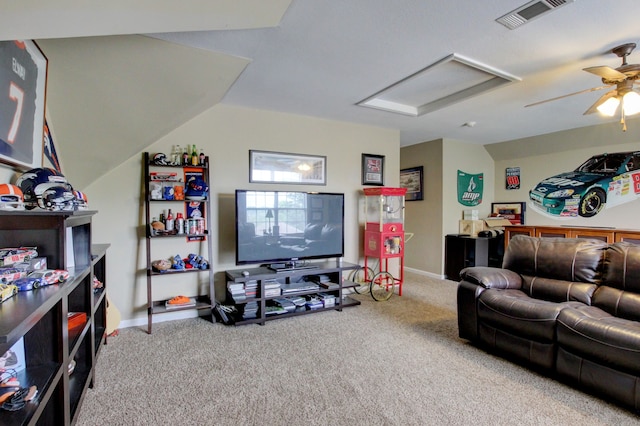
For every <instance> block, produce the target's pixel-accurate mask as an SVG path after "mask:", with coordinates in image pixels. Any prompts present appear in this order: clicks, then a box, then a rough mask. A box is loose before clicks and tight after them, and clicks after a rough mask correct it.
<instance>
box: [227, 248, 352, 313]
mask: <svg viewBox="0 0 640 426" xmlns="http://www.w3.org/2000/svg"><path fill="white" fill-rule="evenodd" d="M359 267H360V265H357V264H353V263H347V262H342V263H338V262H336V261H335V260H329V261H325V262H318V263H312V264H306V265H304V266H301V267H296V268H291V269H278V270H273V269H271V268H270V267H269V266H260V267H256V268H245V269H233V270H228V271H226V272H225V273H226V280H227V291H226V300H225V303H224V304H225V305H227V306H234V307H235V308H236V310H237V312H236V313H234V314H230V315H231V316H232V317H233V322H234V324H235V325H245V324H260V325H264V324H265V323H266V321H270V320H274V319H280V318H289V317H293V316H299V315H306V314H314V313H317V312H323V311H328V310H337V311H342V309H343V308H347V307H351V306H357V305H359V304H360V302H359V301H358V300H355V299H353V298H351V297H349V296H347V295H346V294H345V293H344V290H345V289H347V288H351V287H354V286H355V285H356V284H355V283H353V282H350V281H347V280H344V279H343V273H344V272H345V271H350V270H354V269H358V268H359ZM247 272H248V275H246V273H247ZM316 276H323V277H324V278H327V279H328V282H327V283H324V284H325V286H326V287H328V288H325V286H322V285H320V286H319V287H316V288H312V287H313V285H312V284H310V285H308V286H306V285H305V283H312V280H313V279H314V277H316ZM275 281H277V282H278V283H279V284H280V291H279V292H278V293H277V294H272V293H270V292H269V291H267V286H268V284H269V283H270V282H271V283H274V282H275ZM247 284H249V286H251V285H253V286H255V296H253V295H251V296H250V295H246V296H245V298H244V299H241V300H236V299H234V296H232V292H231V291H230V286H236V287H244V288H246V287H247ZM307 287H311V288H307ZM319 293H324V294H329V295H332V296H334V297H335V304H334V305H333V306H327V307H320V308H316V309H308V308H306V307H305V308H304V309H302V308H299V309H296V310H295V311H292V312H286V313H275V314H274V313H272V311H270V310H269V309H268V308H269V307H270V306H272V302H273V301H274V300H275V299H279V298H284V297H288V296H294V297H296V296H297V297H301V296H302V297H304V296H306V297H315V296H317V295H318V294H319ZM247 304H257V313H256V315H255V318H243V311H244V309H245V307H246V305H247Z"/></svg>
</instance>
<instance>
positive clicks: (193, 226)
mask: <svg viewBox="0 0 640 426" xmlns="http://www.w3.org/2000/svg"><path fill="white" fill-rule="evenodd" d="M197 233H198V224H197V222H196V220H195V219H189V234H192V235H193V234H197Z"/></svg>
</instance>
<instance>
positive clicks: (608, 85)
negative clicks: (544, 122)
mask: <svg viewBox="0 0 640 426" xmlns="http://www.w3.org/2000/svg"><path fill="white" fill-rule="evenodd" d="M611 86H613V85H612V84H607V85H606V86H600V87H592V88H591V89H585V90H581V91H579V92H574V93H569V94H568V95H562V96H558V97H557V98H551V99H546V100H544V101H540V102H534V103H532V104H529V105H525V106H524V107H525V108H527V107H530V106H535V105H540V104H544V103H546V102H551V101H557V100H558V99H562V98H568V97H569V96H573V95H580V94H582V93H589V92H595V91H596V90H602V89H606V88H608V87H611Z"/></svg>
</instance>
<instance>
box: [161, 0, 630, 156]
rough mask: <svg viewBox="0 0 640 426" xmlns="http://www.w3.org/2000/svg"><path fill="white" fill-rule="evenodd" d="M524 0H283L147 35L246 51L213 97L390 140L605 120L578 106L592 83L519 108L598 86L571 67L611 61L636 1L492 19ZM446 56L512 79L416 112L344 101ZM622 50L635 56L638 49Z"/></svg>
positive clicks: (522, 131) (500, 133)
mask: <svg viewBox="0 0 640 426" xmlns="http://www.w3.org/2000/svg"><path fill="white" fill-rule="evenodd" d="M525 3H527V0H482V1H470V0H448V1H441V0H405V1H401V2H397V1H388V0H349V1H318V0H293V2H292V4H291V6H290V7H289V9H288V10H287V12H286V13H285V15H284V18H283V19H282V22H281V23H280V25H278V26H277V27H276V28H267V29H258V30H245V31H216V32H190V33H173V34H162V35H155V36H156V37H160V38H162V39H164V40H170V41H174V42H177V43H184V44H187V45H190V46H197V47H200V48H204V49H210V50H213V51H222V52H227V53H230V54H234V55H241V56H245V57H248V58H251V60H252V63H251V64H250V65H249V66H247V68H246V70H245V71H244V72H243V73H242V75H241V76H240V78H239V79H238V81H237V82H236V83H235V84H234V85H233V86H232V88H231V89H230V90H229V93H227V95H226V96H225V98H224V100H223V103H228V104H234V105H242V106H247V107H255V108H263V109H272V110H278V111H286V112H293V113H299V114H305V115H311V116H319V117H325V118H330V119H338V120H345V121H352V122H358V123H366V124H373V125H378V126H384V127H391V128H397V129H400V130H401V143H402V145H409V144H414V143H419V142H423V141H427V140H433V139H437V138H452V139H459V140H465V141H470V142H477V143H482V144H488V143H494V142H500V141H505V140H511V139H516V138H522V137H526V136H531V135H538V134H543V133H548V132H554V131H559V130H565V129H571V128H576V127H583V126H590V125H596V124H600V123H605V122H611V121H616V120H617V118H615V117H614V118H607V119H605V118H603V117H600V116H598V115H597V114H592V115H589V116H583V115H582V114H583V112H584V111H586V110H587V108H588V107H589V106H590V105H591V104H592V103H593V102H595V100H596V99H597V98H598V97H599V96H600V95H602V94H603V93H604V92H593V93H588V94H582V95H576V96H573V97H571V98H566V99H563V100H559V101H556V102H551V103H547V104H544V105H539V106H536V107H530V108H524V105H527V104H529V103H533V102H536V101H540V100H543V99H547V98H552V97H556V96H560V95H564V94H567V93H572V92H575V91H579V90H582V89H586V88H590V87H595V86H601V85H602V83H601V81H600V79H599V78H598V77H596V76H594V75H593V74H589V73H587V72H585V71H582V68H585V67H588V66H594V65H609V66H612V67H614V68H615V67H617V66H619V65H620V63H621V62H620V60H619V58H617V57H616V56H615V55H612V54H607V51H609V50H610V49H611V48H613V47H615V46H617V45H619V44H622V43H627V42H638V41H639V39H640V27H639V26H638V22H637V21H638V18H637V6H638V2H637V0H616V1H607V2H603V1H602V0H576V1H575V2H574V3H569V4H567V5H565V6H562V7H560V8H558V9H555V10H554V11H552V12H550V13H548V14H546V15H543V16H541V17H539V18H537V19H534V20H532V21H530V22H528V23H526V24H525V25H523V26H521V27H519V28H517V29H515V30H508V29H507V28H505V27H504V26H502V25H501V24H498V23H497V22H495V19H497V18H499V17H501V16H502V15H504V14H506V13H508V12H510V11H512V10H513V9H515V8H517V7H519V6H521V5H523V4H525ZM452 53H457V54H460V55H462V56H465V57H468V58H471V59H474V60H476V61H478V62H481V63H484V64H487V65H490V66H492V67H495V68H498V69H500V70H502V71H505V72H507V73H509V74H513V75H515V76H517V77H520V78H521V79H522V81H521V82H518V83H513V84H510V85H507V86H504V87H501V88H498V89H495V90H493V91H491V92H488V93H484V94H481V95H479V96H476V97H474V98H471V99H468V100H465V101H463V102H459V103H456V104H454V105H450V106H447V107H446V108H442V109H440V110H437V111H434V112H432V113H429V114H426V115H423V116H421V117H409V116H403V115H398V114H394V113H389V112H382V111H376V110H372V109H368V108H363V107H359V106H356V105H355V104H356V103H357V102H359V101H362V100H363V99H365V98H367V97H369V96H371V95H373V94H375V93H376V92H378V91H380V90H382V89H384V88H386V87H387V86H389V85H391V84H393V83H395V82H397V81H398V80H401V79H403V78H405V77H407V76H409V75H411V74H413V73H414V72H416V71H419V70H421V69H423V68H425V67H426V66H428V65H430V64H432V63H434V62H436V61H438V60H440V59H442V58H444V57H446V56H447V55H450V54H452ZM629 59H630V61H631V62H632V63H633V62H634V60H636V62H638V63H640V47H639V48H638V50H637V51H636V52H634V53H633V54H632V55H631V56H630V58H629ZM434 90H435V89H434ZM467 122H475V123H476V125H475V126H474V127H467V126H463V124H464V123H467Z"/></svg>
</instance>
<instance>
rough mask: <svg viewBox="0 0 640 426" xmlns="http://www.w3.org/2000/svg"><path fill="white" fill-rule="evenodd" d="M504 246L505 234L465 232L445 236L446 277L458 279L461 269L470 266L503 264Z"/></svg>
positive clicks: (497, 265)
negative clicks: (491, 234)
mask: <svg viewBox="0 0 640 426" xmlns="http://www.w3.org/2000/svg"><path fill="white" fill-rule="evenodd" d="M503 247H504V236H503V235H500V236H498V237H472V236H470V235H465V234H450V235H447V236H445V250H444V251H445V253H444V273H445V277H446V278H447V279H449V280H454V281H458V280H459V279H460V271H461V270H463V269H464V268H466V267H468V266H496V267H499V266H501V265H502V257H503V253H504V249H503Z"/></svg>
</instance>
